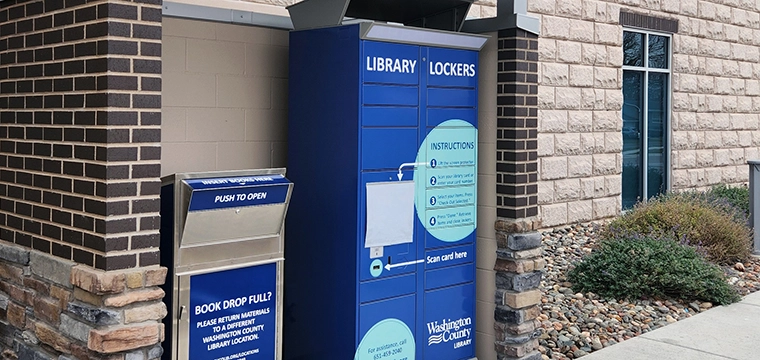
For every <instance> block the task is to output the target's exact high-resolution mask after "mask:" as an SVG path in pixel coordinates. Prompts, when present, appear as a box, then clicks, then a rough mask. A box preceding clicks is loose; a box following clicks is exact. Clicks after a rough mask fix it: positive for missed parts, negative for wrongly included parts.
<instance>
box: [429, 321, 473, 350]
mask: <svg viewBox="0 0 760 360" xmlns="http://www.w3.org/2000/svg"><path fill="white" fill-rule="evenodd" d="M427 328H428V332H429V333H430V337H428V346H431V345H436V344H440V343H448V342H451V341H454V349H458V348H460V347H463V346H467V345H470V344H471V343H472V338H471V337H470V335H471V334H472V319H471V318H470V317H466V318H459V320H454V321H452V320H451V319H443V320H441V322H438V321H433V322H429V323H427Z"/></svg>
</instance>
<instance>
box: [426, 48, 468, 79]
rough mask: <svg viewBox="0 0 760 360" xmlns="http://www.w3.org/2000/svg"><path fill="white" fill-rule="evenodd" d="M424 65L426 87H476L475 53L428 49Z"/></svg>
mask: <svg viewBox="0 0 760 360" xmlns="http://www.w3.org/2000/svg"><path fill="white" fill-rule="evenodd" d="M423 51H424V50H423ZM426 64H427V65H426V67H427V69H425V72H426V73H427V78H428V79H427V83H428V86H457V87H472V88H474V87H476V86H477V85H478V74H477V73H478V68H477V67H478V53H477V52H476V51H467V50H452V49H440V48H429V49H428V62H427V63H426Z"/></svg>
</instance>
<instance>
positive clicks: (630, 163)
mask: <svg viewBox="0 0 760 360" xmlns="http://www.w3.org/2000/svg"><path fill="white" fill-rule="evenodd" d="M643 90H644V73H643V72H639V71H629V70H625V71H623V209H630V208H632V207H633V205H634V204H636V202H638V201H639V200H640V195H641V165H642V158H641V155H642V151H641V143H642V139H641V132H642V131H643V130H642V121H643V120H644V111H643V109H644V98H643V96H642V94H643V93H644V92H643Z"/></svg>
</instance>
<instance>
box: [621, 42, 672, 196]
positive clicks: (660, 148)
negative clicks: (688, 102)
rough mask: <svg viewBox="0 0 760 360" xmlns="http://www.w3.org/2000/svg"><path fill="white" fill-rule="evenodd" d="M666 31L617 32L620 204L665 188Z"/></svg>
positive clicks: (667, 148)
mask: <svg viewBox="0 0 760 360" xmlns="http://www.w3.org/2000/svg"><path fill="white" fill-rule="evenodd" d="M670 58H671V56H670V36H666V35H659V34H654V33H646V32H639V31H624V32H623V181H622V183H623V194H622V197H623V209H629V208H631V207H632V206H633V205H634V204H635V203H636V202H637V201H641V200H646V199H649V198H651V197H653V196H656V195H658V194H660V193H663V192H665V191H666V190H667V189H668V186H669V185H668V173H669V169H670V167H669V154H670V151H669V142H668V141H669V138H670V137H669V129H670V126H669V125H670Z"/></svg>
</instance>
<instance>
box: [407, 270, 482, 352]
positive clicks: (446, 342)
mask: <svg viewBox="0 0 760 360" xmlns="http://www.w3.org/2000/svg"><path fill="white" fill-rule="evenodd" d="M474 294H475V284H473V283H469V284H464V285H460V286H453V287H449V288H444V289H440V290H433V291H427V292H426V293H425V305H424V308H425V310H424V312H425V334H424V337H422V336H420V337H418V338H424V343H421V344H420V346H422V347H424V348H425V360H441V359H447V360H448V359H457V360H459V359H470V358H472V357H473V356H475V296H474Z"/></svg>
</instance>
